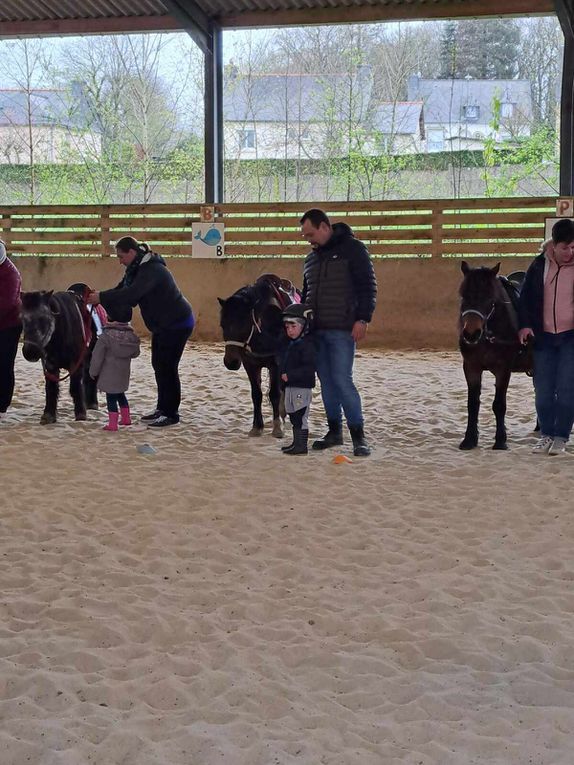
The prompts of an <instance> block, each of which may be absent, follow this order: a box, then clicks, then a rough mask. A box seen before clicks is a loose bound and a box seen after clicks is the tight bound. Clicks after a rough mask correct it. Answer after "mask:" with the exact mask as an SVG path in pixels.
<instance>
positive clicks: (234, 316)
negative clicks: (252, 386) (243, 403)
mask: <svg viewBox="0 0 574 765" xmlns="http://www.w3.org/2000/svg"><path fill="white" fill-rule="evenodd" d="M217 299H218V300H219V305H220V306H221V312H220V325H221V330H222V332H223V339H224V340H225V356H224V357H223V363H224V364H225V366H226V368H227V369H231V370H234V371H235V370H237V369H239V368H240V366H241V351H243V350H245V348H246V347H247V346H248V345H249V342H250V340H251V338H252V336H253V333H254V332H255V331H257V326H258V325H257V319H256V318H255V306H256V302H257V301H256V297H255V296H254V295H253V294H252V292H251V291H250V290H249V289H247V288H245V287H243V288H242V289H240V290H238V291H237V292H235V293H234V294H233V295H231V297H229V298H227V299H226V300H224V299H223V298H217Z"/></svg>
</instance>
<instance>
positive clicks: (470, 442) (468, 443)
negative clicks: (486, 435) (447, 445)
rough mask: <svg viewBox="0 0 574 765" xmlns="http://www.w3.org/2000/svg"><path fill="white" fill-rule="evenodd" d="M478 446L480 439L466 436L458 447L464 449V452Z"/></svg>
mask: <svg viewBox="0 0 574 765" xmlns="http://www.w3.org/2000/svg"><path fill="white" fill-rule="evenodd" d="M477 446H478V441H476V440H475V439H474V438H464V439H463V440H462V441H461V442H460V444H459V445H458V448H459V449H462V451H464V452H469V451H470V450H471V449H476V447H477Z"/></svg>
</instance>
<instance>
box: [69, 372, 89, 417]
mask: <svg viewBox="0 0 574 765" xmlns="http://www.w3.org/2000/svg"><path fill="white" fill-rule="evenodd" d="M83 376H84V369H83V366H82V367H80V369H78V370H76V372H74V374H73V375H71V376H70V396H71V397H72V400H73V402H74V415H75V417H76V420H86V419H87V417H86V399H85V397H84V384H83V379H82V378H83Z"/></svg>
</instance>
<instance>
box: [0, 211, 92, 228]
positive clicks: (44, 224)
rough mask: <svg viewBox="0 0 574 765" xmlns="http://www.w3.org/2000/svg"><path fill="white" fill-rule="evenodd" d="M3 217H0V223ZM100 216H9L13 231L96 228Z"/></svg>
mask: <svg viewBox="0 0 574 765" xmlns="http://www.w3.org/2000/svg"><path fill="white" fill-rule="evenodd" d="M2 220H3V219H0V223H1V222H2ZM101 220H102V219H101V217H100V216H99V215H98V216H96V217H94V216H91V217H86V218H80V217H77V218H69V217H68V218H47V217H46V218H41V217H37V216H31V215H29V216H26V217H25V218H10V221H11V226H12V230H13V231H18V230H21V229H26V228H29V229H34V230H35V229H44V228H91V229H97V228H99V226H100V224H101Z"/></svg>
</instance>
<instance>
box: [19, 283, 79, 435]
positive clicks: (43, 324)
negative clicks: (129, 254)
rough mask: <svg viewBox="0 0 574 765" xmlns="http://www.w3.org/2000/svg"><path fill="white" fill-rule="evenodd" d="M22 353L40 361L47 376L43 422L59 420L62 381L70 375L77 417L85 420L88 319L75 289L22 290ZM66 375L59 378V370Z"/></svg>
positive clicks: (30, 359)
mask: <svg viewBox="0 0 574 765" xmlns="http://www.w3.org/2000/svg"><path fill="white" fill-rule="evenodd" d="M21 297H22V326H23V333H22V337H23V341H24V344H23V347H22V354H23V356H24V358H25V359H26V360H27V361H32V362H36V361H41V362H42V368H43V370H44V377H45V379H46V405H45V408H44V413H43V414H42V417H41V419H40V423H41V424H42V425H47V424H49V423H53V422H56V416H57V407H58V396H59V392H60V385H59V383H60V382H62V381H63V380H65V379H66V378H67V377H69V378H70V395H71V396H72V399H73V401H74V414H75V417H76V420H85V419H86V403H85V398H84V386H83V383H82V378H83V374H84V364H85V361H86V354H87V351H88V341H89V320H90V317H89V315H88V314H87V311H86V309H85V306H84V305H83V303H82V301H81V300H80V299H79V298H78V296H77V295H76V294H74V293H73V292H43V291H42V292H23V293H22V295H21ZM61 369H66V370H67V371H68V374H67V375H64V376H63V377H60V370H61Z"/></svg>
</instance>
